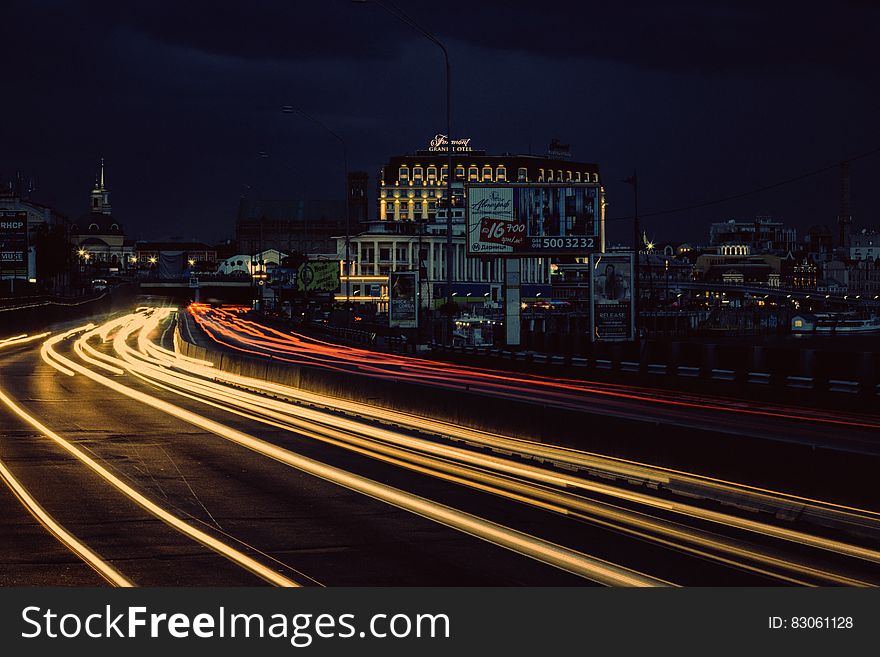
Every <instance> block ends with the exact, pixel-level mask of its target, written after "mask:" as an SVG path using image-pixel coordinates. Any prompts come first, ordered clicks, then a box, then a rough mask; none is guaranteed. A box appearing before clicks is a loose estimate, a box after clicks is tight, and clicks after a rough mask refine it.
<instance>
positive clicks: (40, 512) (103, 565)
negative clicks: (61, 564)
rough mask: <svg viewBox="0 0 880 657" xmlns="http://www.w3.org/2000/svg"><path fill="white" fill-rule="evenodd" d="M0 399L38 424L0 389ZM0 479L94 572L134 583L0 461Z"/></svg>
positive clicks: (121, 583)
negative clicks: (61, 520)
mask: <svg viewBox="0 0 880 657" xmlns="http://www.w3.org/2000/svg"><path fill="white" fill-rule="evenodd" d="M0 401H2V402H3V403H4V404H6V406H7V407H8V408H9V410H11V411H12V412H13V413H15V414H16V415H18V416H19V417H20V418H22V419H23V420H24V421H25V422H27V423H28V424H31V425H33V426H36V424H39V423H37V422H36V420H35V419H34V418H33V417H32V416H30V415H28V414H27V413H26V412H25V411H24V410H22V409H21V408H20V407H19V406H17V405H16V404H15V402H14V401H13V400H12V399H11V398H10V397H9V396H8V395H7V394H6V393H5V392H3V391H2V390H0ZM0 479H3V482H4V483H5V484H6V485H7V486H8V487H9V489H10V490H11V491H12V492H13V494H14V495H15V496H16V497H17V498H18V500H19V501H20V502H21V504H22V505H23V506H24V507H25V509H27V510H28V511H29V512H30V514H31V515H32V516H33V517H34V518H35V519H36V520H37V521H38V522H39V523H40V524H41V525H42V526H43V527H44V528H45V529H46V531H48V532H49V533H50V534H52V535H53V536H54V537H55V538H56V539H58V541H60V542H61V543H62V544H63V545H65V546H66V547H67V548H68V549H69V550H70V551H71V552H73V553H74V554H75V555H76V556H78V557H79V558H80V559H82V560H83V561H84V562H85V563H86V564H87V565H88V566H89V567H91V568H92V569H93V570H94V571H95V572H96V573H98V574H99V575H100V576H101V577H103V578H104V579H105V580H106V581H107V582H108V583H110V584H112V585H113V586H119V587H131V586H134V584H133V583H132V582H131V580H129V579H128V578H127V577H125V576H124V575H123V574H122V573H120V572H119V571H118V570H117V569H116V568H114V567H113V566H111V565H110V564H109V563H108V562H107V561H105V560H104V559H102V558H101V557H100V556H98V554H97V553H96V552H94V551H93V550H92V549H91V548H89V547H88V546H87V545H86V544H85V543H83V542H82V541H80V540H79V539H78V538H76V536H74V535H73V534H72V533H70V532H69V531H67V530H66V529H65V528H64V527H63V526H62V525H61V523H59V522H58V521H57V520H55V518H53V517H52V516H51V515H50V514H49V512H48V511H46V510H45V509H44V508H43V507H42V506H41V505H40V503H39V502H38V501H37V500H36V499H35V498H34V496H33V495H31V494H30V493H29V492H28V491H27V489H26V488H25V487H24V485H23V484H22V483H21V482H20V481H19V480H18V479H17V478H16V477H15V475H13V474H12V472H11V471H10V470H9V468H7V467H6V465H5V464H4V463H3V462H2V461H0Z"/></svg>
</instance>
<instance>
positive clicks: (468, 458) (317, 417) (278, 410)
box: [81, 315, 876, 586]
mask: <svg viewBox="0 0 880 657" xmlns="http://www.w3.org/2000/svg"><path fill="white" fill-rule="evenodd" d="M164 316H165V315H161V316H160V315H156V316H154V317H152V318H151V319H149V320H145V321H144V322H143V323H142V324H140V325H136V324H133V323H128V324H127V325H126V327H125V329H124V330H120V331H119V332H118V333H117V335H116V338H115V339H114V341H113V342H114V348H115V350H116V352H117V353H118V354H120V355H121V356H122V358H123V359H124V361H125V363H123V362H122V361H119V360H117V361H116V362H117V363H119V364H120V365H125V366H126V367H128V368H129V370H130V371H131V372H132V373H133V374H135V375H136V376H139V377H142V378H145V380H147V381H151V380H152V381H153V382H154V384H155V385H158V386H159V387H161V388H164V389H167V390H170V391H172V392H176V393H177V394H179V395H182V396H184V397H187V398H190V399H193V400H196V401H200V402H202V403H205V404H208V405H210V406H214V407H216V408H220V409H222V410H225V411H227V412H232V413H236V414H238V415H241V416H243V417H247V418H249V419H253V420H257V421H260V422H263V423H265V424H270V425H272V426H276V427H279V428H284V429H287V430H290V431H296V432H298V433H301V434H304V435H307V436H309V437H312V438H314V439H317V440H321V441H323V442H329V443H332V444H335V445H337V446H340V447H344V448H346V449H349V450H353V451H357V452H358V453H362V454H364V455H367V456H370V457H371V458H377V459H380V460H384V461H386V462H393V463H394V464H396V465H400V466H402V467H407V468H409V469H412V470H418V471H420V472H423V473H426V474H429V475H431V476H435V477H440V478H446V479H447V480H454V481H455V482H456V483H459V484H462V485H466V486H470V487H472V488H478V489H480V490H487V491H489V492H492V493H494V494H497V495H502V496H505V497H508V498H510V499H516V500H517V501H520V502H524V503H528V504H532V505H533V506H538V507H539V508H544V509H545V510H552V511H556V512H559V513H565V514H568V515H578V514H580V517H581V518H582V519H584V520H587V521H590V522H595V523H596V524H605V525H607V526H612V527H614V528H615V529H618V530H621V529H622V530H623V531H627V532H629V533H631V534H637V535H640V536H642V537H647V535H646V534H645V533H644V532H645V531H651V532H656V533H659V534H663V535H665V536H667V537H669V538H667V539H663V538H660V537H658V536H653V537H650V538H651V540H654V541H655V542H660V543H663V544H670V545H671V544H672V543H671V542H670V538H671V539H672V540H675V541H678V542H677V543H675V544H674V545H675V547H677V548H678V549H682V550H684V551H688V552H691V553H698V554H700V555H701V556H704V557H709V558H712V559H714V560H716V561H722V562H724V563H728V564H731V565H736V566H738V567H742V568H745V569H746V570H753V571H757V572H761V573H763V574H769V575H772V576H774V577H778V578H781V579H786V580H787V581H791V582H792V583H798V584H804V582H803V581H799V580H795V579H792V578H790V577H787V576H784V575H780V574H779V573H770V572H769V571H766V570H764V569H761V568H756V567H755V566H751V565H749V564H743V563H737V562H731V561H730V559H729V558H727V557H724V556H721V555H719V554H710V553H708V552H706V549H713V550H716V551H717V552H721V553H722V554H728V555H731V556H734V557H736V558H745V559H749V560H753V561H757V562H760V563H763V564H765V565H766V566H770V567H775V568H784V569H786V570H789V571H793V572H796V573H798V574H799V575H801V576H807V577H813V578H817V579H819V580H821V581H823V582H825V583H833V584H843V585H847V586H857V585H868V583H867V582H863V581H860V580H857V579H853V578H850V577H846V576H841V575H838V574H836V573H829V572H826V571H821V570H818V569H816V568H813V567H810V566H805V565H802V564H798V563H794V562H791V561H785V560H782V559H778V558H776V557H773V556H772V555H766V554H763V553H759V552H756V551H755V550H753V549H750V548H748V547H746V548H744V547H742V546H740V545H738V544H736V543H734V542H732V541H725V540H723V539H719V538H718V537H715V536H712V535H709V534H706V533H703V532H699V531H695V530H692V529H688V528H683V527H681V526H680V525H675V524H674V523H669V522H667V521H662V520H659V519H657V518H654V517H651V516H646V515H645V514H640V513H636V512H630V511H626V510H622V509H619V508H617V507H613V506H611V505H605V504H602V503H593V502H587V501H585V500H584V499H583V498H580V497H576V496H571V495H566V494H560V493H557V492H553V491H548V490H547V489H546V486H541V487H536V486H534V485H532V484H523V483H521V482H519V481H517V482H513V480H511V479H510V478H509V477H516V478H521V477H525V478H527V479H530V480H537V481H539V482H541V483H542V484H545V485H553V486H561V487H563V488H577V489H586V490H590V491H592V492H599V493H602V494H606V495H612V496H615V497H618V498H623V499H628V500H630V501H637V502H640V503H642V504H646V505H648V506H650V507H653V508H659V509H662V510H671V511H677V512H679V513H685V514H686V515H687V514H688V512H690V514H691V515H693V511H694V510H696V511H697V512H703V511H705V510H703V509H699V507H693V508H691V507H688V506H685V505H676V504H674V503H670V502H667V501H665V500H660V499H658V498H655V497H651V496H647V495H643V494H640V493H630V492H628V491H623V490H620V489H617V488H615V487H611V486H608V485H605V484H594V483H592V482H589V481H585V480H583V479H580V478H577V477H572V476H570V475H565V474H555V473H552V472H550V471H547V470H544V469H540V468H535V467H533V466H528V465H524V464H515V463H514V462H512V461H509V460H506V459H500V458H497V457H490V456H486V455H483V454H475V453H472V452H469V451H467V450H462V449H460V448H452V447H444V446H442V445H438V444H437V443H434V442H431V441H425V440H422V439H416V438H412V437H407V436H403V435H401V434H399V433H396V432H390V431H387V430H384V429H379V428H376V427H371V426H369V425H364V424H363V423H358V422H354V421H351V420H348V419H345V418H339V417H337V416H328V415H327V414H325V413H321V412H319V411H314V410H312V409H304V408H302V407H298V406H292V405H291V404H286V403H283V402H278V401H276V400H272V399H266V398H265V397H257V396H255V395H252V394H249V393H245V392H242V391H238V390H234V389H229V388H228V387H227V386H219V385H217V384H215V383H213V382H210V381H204V380H200V379H197V378H195V377H191V376H188V375H185V374H178V373H173V372H170V371H168V370H167V369H165V368H157V367H155V366H154V365H152V364H144V363H141V362H139V360H138V359H139V358H142V357H143V353H140V354H139V353H138V352H136V351H135V350H133V349H131V347H129V346H128V344H127V341H128V339H129V337H130V335H131V334H132V333H134V332H139V333H138V347H139V349H140V350H141V352H144V351H147V350H149V348H150V344H152V343H150V342H148V341H146V340H145V336H146V335H147V334H149V333H150V332H152V331H154V330H155V329H156V328H157V326H158V324H159V320H160V319H161V317H164ZM88 337H89V336H88V335H84V336H83V337H82V338H81V340H87V339H88ZM166 352H167V350H166ZM163 356H165V353H164V352H163ZM165 360H166V364H175V363H174V361H173V359H171V358H168V357H165ZM150 361H153V359H150ZM209 374H210V375H214V376H215V377H216V376H217V375H218V374H219V373H218V372H217V371H211V372H210V373H209ZM237 378H238V379H244V378H246V377H237ZM157 381H164V382H165V383H167V384H168V385H163V384H160V383H156V382H157ZM211 400H213V401H211ZM221 402H222V403H221ZM224 404H232V406H234V407H236V408H241V409H244V410H245V412H241V411H236V410H235V409H234V408H231V407H230V406H226V405H224ZM327 423H329V426H328V424H327ZM355 434H359V435H355ZM362 436H365V437H366V438H365V437H362ZM386 443H393V444H394V445H395V446H394V447H392V446H390V445H388V444H386ZM423 454H428V455H429V456H424V455H423ZM450 461H458V462H459V463H465V464H466V465H464V466H461V465H458V464H455V463H450ZM485 468H494V469H496V470H498V471H500V472H502V473H504V474H506V475H508V476H509V477H498V476H497V475H493V474H487V473H485V472H483V469H485ZM486 482H489V484H486ZM585 513H587V514H589V516H587V515H583V514H585ZM601 518H605V520H601ZM703 519H712V520H715V521H716V522H722V523H724V524H728V525H729V524H730V520H731V519H732V520H734V521H736V520H739V519H737V518H736V517H731V516H728V515H726V514H715V515H714V516H711V517H709V516H703ZM609 520H611V521H613V522H609ZM621 522H623V523H624V524H625V525H628V527H622V526H621V525H620V523H621ZM615 523H616V524H615ZM741 528H742V527H741ZM750 528H751V529H752V530H753V531H754V530H755V529H756V528H757V529H758V530H759V531H761V533H765V532H764V531H763V530H765V529H766V528H765V527H764V525H763V524H762V523H756V524H753V525H751V526H750ZM771 528H772V526H771ZM792 536H797V534H793V535H789V536H787V538H788V539H791V538H792ZM806 536H807V537H808V539H807V540H809V539H811V538H815V537H810V535H806ZM682 540H683V541H685V542H686V543H689V544H690V545H682V544H681V541H682ZM829 545H830V546H831V547H834V548H837V549H846V548H847V547H852V546H848V544H840V545H837V544H833V543H829V544H827V545H825V546H824V547H826V548H827V547H828V546H829ZM875 556H876V555H875Z"/></svg>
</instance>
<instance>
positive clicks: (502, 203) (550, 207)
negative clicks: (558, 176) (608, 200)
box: [467, 183, 600, 257]
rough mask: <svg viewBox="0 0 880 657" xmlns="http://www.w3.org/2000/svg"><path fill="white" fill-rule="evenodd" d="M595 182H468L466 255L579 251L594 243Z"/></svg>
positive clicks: (596, 227) (597, 213)
mask: <svg viewBox="0 0 880 657" xmlns="http://www.w3.org/2000/svg"><path fill="white" fill-rule="evenodd" d="M599 224H600V209H599V185H598V184H595V183H594V184H578V183H571V184H566V185H541V184H538V185H533V184H520V183H512V184H509V185H503V186H502V185H480V184H476V185H468V191H467V227H468V231H467V239H468V255H470V256H485V255H492V256H509V257H520V256H529V255H533V256H534V255H538V256H541V255H544V256H547V255H585V254H586V253H589V252H590V251H592V250H593V249H596V248H598V244H599Z"/></svg>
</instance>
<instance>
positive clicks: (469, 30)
mask: <svg viewBox="0 0 880 657" xmlns="http://www.w3.org/2000/svg"><path fill="white" fill-rule="evenodd" d="M385 1H386V3H387V0H385ZM398 4H399V5H400V6H401V7H405V9H406V11H407V12H408V13H409V14H411V15H412V17H413V18H415V19H416V20H418V21H419V22H420V23H422V24H423V25H424V26H425V27H426V28H428V29H430V30H431V31H433V32H434V33H436V34H437V35H438V37H440V38H441V39H442V40H443V41H444V42H445V43H446V44H447V46H448V47H449V52H450V58H451V61H452V66H453V110H454V127H455V130H456V131H457V132H461V133H467V134H468V135H469V136H471V137H472V138H473V139H474V142H475V143H476V144H477V145H478V146H482V147H485V148H486V149H487V150H489V151H491V152H503V151H521V152H525V151H528V150H529V149H532V150H533V151H534V152H542V151H543V150H544V149H545V147H546V144H547V143H548V141H549V139H550V138H552V137H560V138H562V139H563V140H564V141H568V142H571V143H572V145H573V148H574V151H575V155H576V157H579V158H581V159H585V160H589V161H595V162H598V163H599V165H600V166H601V168H602V170H603V172H604V173H605V177H606V181H607V185H608V192H609V201H610V203H611V213H612V215H614V214H625V213H626V212H628V209H629V205H630V196H629V193H630V192H629V189H628V188H627V187H626V186H623V185H621V184H620V183H619V182H618V181H619V180H620V179H621V178H622V177H624V176H625V175H627V174H628V173H629V172H631V171H632V169H633V168H638V169H639V171H640V178H642V179H643V180H644V183H643V192H644V200H643V208H645V209H646V210H651V209H662V208H666V207H677V206H680V205H687V204H688V203H690V202H693V201H700V200H706V199H711V198H713V197H717V196H725V195H728V194H731V193H736V192H739V191H742V190H744V189H749V188H752V187H757V186H760V185H762V184H767V183H772V182H775V181H776V180H779V179H783V178H786V177H789V176H792V175H796V174H798V173H800V172H802V171H805V170H809V169H811V168H816V167H817V166H821V165H823V164H827V163H829V162H834V161H835V160H836V159H840V158H843V157H846V156H848V155H852V154H854V153H857V152H860V151H861V150H866V149H867V148H869V147H871V146H875V145H877V144H878V143H880V134H878V133H880V131H878V130H877V129H875V128H874V126H875V124H876V119H875V117H876V115H877V113H878V111H880V88H878V86H877V84H876V74H875V72H874V68H875V66H876V62H877V61H880V52H878V49H880V46H878V43H880V40H877V39H875V38H874V34H875V32H876V30H875V29H872V28H875V27H876V25H877V24H878V20H877V19H878V8H877V7H876V5H875V4H874V3H872V2H867V1H865V2H861V3H857V2H849V3H835V4H834V5H833V6H832V5H827V4H826V5H824V6H823V9H822V10H821V11H817V10H815V9H811V8H809V7H808V6H807V5H805V4H802V3H798V4H794V3H790V2H773V3H757V2H736V3H734V2H714V3H707V2H687V1H679V2H672V3H662V4H661V3H656V2H641V1H638V2H629V3H609V2H602V3H599V2H581V3H575V2H554V3H536V2H528V3H520V2H509V1H502V0H482V1H481V2H473V0H471V1H470V2H464V1H463V0H450V1H447V2H442V3H438V2H427V1H418V2H416V1H414V2H407V3H403V2H398ZM3 18H4V26H16V28H15V29H6V30H5V33H4V37H3V39H0V61H4V62H6V67H5V70H4V90H5V92H4V112H3V115H2V120H0V137H2V144H3V149H2V150H0V176H8V175H9V174H10V173H11V172H13V171H15V170H22V171H23V172H25V173H26V174H28V175H33V176H35V177H36V179H37V181H38V185H39V188H40V193H41V194H43V195H44V198H45V199H46V200H48V201H49V202H52V203H54V204H56V205H58V206H59V207H60V208H61V209H62V210H64V211H67V212H69V213H70V214H73V215H76V214H78V213H79V212H81V211H84V210H85V202H86V199H87V194H88V189H89V186H90V184H91V181H92V177H93V171H94V166H95V163H96V162H97V160H98V158H99V157H101V156H103V157H105V158H106V159H107V161H108V166H109V171H110V180H111V184H112V190H113V194H114V207H115V208H116V209H117V212H118V213H119V215H120V217H121V218H122V220H123V223H124V224H125V225H126V226H127V227H128V229H129V231H130V232H132V233H134V234H135V235H136V236H145V237H147V236H162V235H168V234H172V233H184V234H188V235H203V236H204V237H205V238H207V239H213V238H220V237H223V236H226V235H228V234H230V233H231V228H232V218H233V216H234V212H235V206H236V202H237V198H238V195H239V193H240V191H241V190H242V189H243V188H244V187H243V186H244V185H249V190H250V191H249V193H250V194H252V195H254V194H256V195H261V196H276V197H283V196H293V195H302V196H310V197H313V198H317V197H326V196H338V195H339V193H340V186H341V182H340V176H341V154H340V151H339V147H338V144H337V143H336V142H335V141H334V140H333V138H332V137H330V136H329V135H327V134H326V133H325V132H323V131H322V130H321V129H320V128H316V127H315V126H314V125H313V124H311V123H309V122H308V121H305V120H302V119H300V118H298V117H296V116H291V115H282V114H281V113H280V111H279V110H280V106H281V105H282V104H286V103H294V104H296V105H298V106H299V107H301V108H302V109H304V110H306V111H308V112H310V113H312V114H313V115H315V116H316V117H318V118H319V119H320V120H322V121H323V122H325V123H326V124H327V125H328V126H332V128H333V129H334V130H336V131H337V132H339V133H340V134H342V135H343V136H344V137H345V139H346V141H347V143H348V147H349V148H348V150H349V155H350V161H351V163H352V166H353V167H359V168H364V169H365V170H367V171H368V172H369V173H370V175H371V177H373V179H374V180H375V172H376V171H377V170H378V167H379V166H380V165H381V164H382V162H383V161H384V159H385V158H386V157H387V156H388V155H391V154H395V153H399V152H406V151H412V150H414V149H416V148H420V147H421V146H422V145H423V144H424V143H425V141H426V140H427V138H429V137H430V136H431V135H432V134H434V133H435V132H437V131H440V130H442V126H443V79H442V60H441V58H440V54H439V52H438V50H437V48H436V47H435V46H433V45H432V44H430V43H429V42H428V41H427V40H425V39H424V38H422V37H421V36H420V35H418V34H417V33H416V32H415V31H413V30H411V29H410V28H409V27H407V26H406V25H403V24H402V23H400V22H398V21H396V20H395V19H394V18H392V17H391V16H389V15H388V14H387V13H385V12H384V11H382V9H381V8H379V7H377V6H371V3H367V4H360V3H352V2H350V0H330V1H324V2H319V1H316V2H308V3H307V2H303V1H291V2H278V1H276V0H271V1H270V0H252V1H250V2H227V1H219V2H210V3H208V2H170V1H166V0H153V1H151V2H145V1H132V2H108V1H106V0H102V1H94V2H85V1H83V2H73V1H70V2H64V1H61V0H55V1H43V2H36V1H32V0H13V1H12V2H7V3H6V5H5V7H4V14H3ZM261 151H262V152H266V153H269V157H268V158H259V157H258V155H257V153H259V152H261ZM875 160H876V158H875V159H873V160H864V161H860V162H859V163H858V165H856V166H854V170H853V204H854V207H855V208H856V212H857V215H856V218H857V221H858V220H859V219H861V220H862V221H863V222H867V223H876V222H877V216H878V215H877V208H876V201H874V199H873V198H872V197H871V196H869V194H868V193H867V192H866V191H860V190H866V189H867V188H868V186H869V184H870V181H871V180H872V179H873V177H875V176H876V175H878V174H880V170H878V169H880V164H878V163H877V162H876V161H875ZM860 184H861V185H863V187H860ZM834 188H835V180H834V176H833V174H829V175H827V176H824V177H821V178H819V179H815V180H809V181H806V182H804V183H803V184H799V185H795V186H791V187H787V188H784V189H780V190H777V191H775V192H773V193H769V194H763V195H760V196H758V197H754V198H747V199H744V200H742V201H740V202H736V203H731V204H727V205H724V206H721V207H709V208H706V209H703V210H701V211H698V212H690V213H681V214H678V215H670V216H663V217H662V218H660V217H658V218H657V219H655V220H653V221H652V222H648V226H649V228H651V230H653V231H655V232H656V233H657V236H658V237H659V236H661V235H663V234H668V235H669V236H670V237H674V236H683V237H687V238H688V239H704V236H705V233H706V231H705V226H704V225H705V223H706V222H707V221H709V220H713V219H717V218H719V217H720V218H724V217H726V216H733V215H735V214H743V215H745V216H749V215H750V214H754V213H755V212H757V211H759V210H769V211H771V212H775V213H777V214H779V215H780V216H782V217H783V218H785V219H787V220H789V221H791V222H792V223H795V224H797V225H799V226H804V225H808V224H809V223H817V222H823V221H833V220H834V218H835V216H836V201H835V197H836V192H835V189H834ZM621 225H622V224H621ZM612 235H614V232H613V231H612Z"/></svg>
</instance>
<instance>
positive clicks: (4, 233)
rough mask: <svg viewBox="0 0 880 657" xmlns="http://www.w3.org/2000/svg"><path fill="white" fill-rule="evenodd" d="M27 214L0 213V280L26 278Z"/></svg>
mask: <svg viewBox="0 0 880 657" xmlns="http://www.w3.org/2000/svg"><path fill="white" fill-rule="evenodd" d="M27 231H28V217H27V212H18V211H12V210H7V211H2V212H0V278H27V275H28V232H27Z"/></svg>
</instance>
